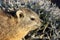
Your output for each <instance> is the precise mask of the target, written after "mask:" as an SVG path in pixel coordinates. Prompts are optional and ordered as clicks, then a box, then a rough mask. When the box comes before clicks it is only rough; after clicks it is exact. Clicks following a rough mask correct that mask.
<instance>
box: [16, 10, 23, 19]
mask: <svg viewBox="0 0 60 40" xmlns="http://www.w3.org/2000/svg"><path fill="white" fill-rule="evenodd" d="M16 15H17V17H18V18H23V17H24V14H23V11H21V10H18V11H17V12H16Z"/></svg>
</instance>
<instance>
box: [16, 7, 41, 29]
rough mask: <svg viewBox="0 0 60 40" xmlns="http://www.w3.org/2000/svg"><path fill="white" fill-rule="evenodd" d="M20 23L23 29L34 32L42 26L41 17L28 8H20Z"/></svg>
mask: <svg viewBox="0 0 60 40" xmlns="http://www.w3.org/2000/svg"><path fill="white" fill-rule="evenodd" d="M16 15H17V18H18V22H19V23H21V25H22V27H24V28H28V29H31V30H34V29H36V28H38V27H40V26H41V20H40V18H39V16H38V15H37V14H36V13H35V12H33V11H32V10H30V9H28V8H20V10H18V11H17V12H16Z"/></svg>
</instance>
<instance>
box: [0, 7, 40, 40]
mask: <svg viewBox="0 0 60 40" xmlns="http://www.w3.org/2000/svg"><path fill="white" fill-rule="evenodd" d="M16 16H17V18H15V17H14V16H12V15H9V13H5V12H3V11H2V10H0V40H22V38H24V36H26V35H27V33H28V32H29V31H31V30H34V29H36V28H38V27H40V26H41V20H40V19H39V17H38V15H37V14H36V13H35V12H33V11H32V10H30V9H28V8H20V9H19V10H17V11H16Z"/></svg>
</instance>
